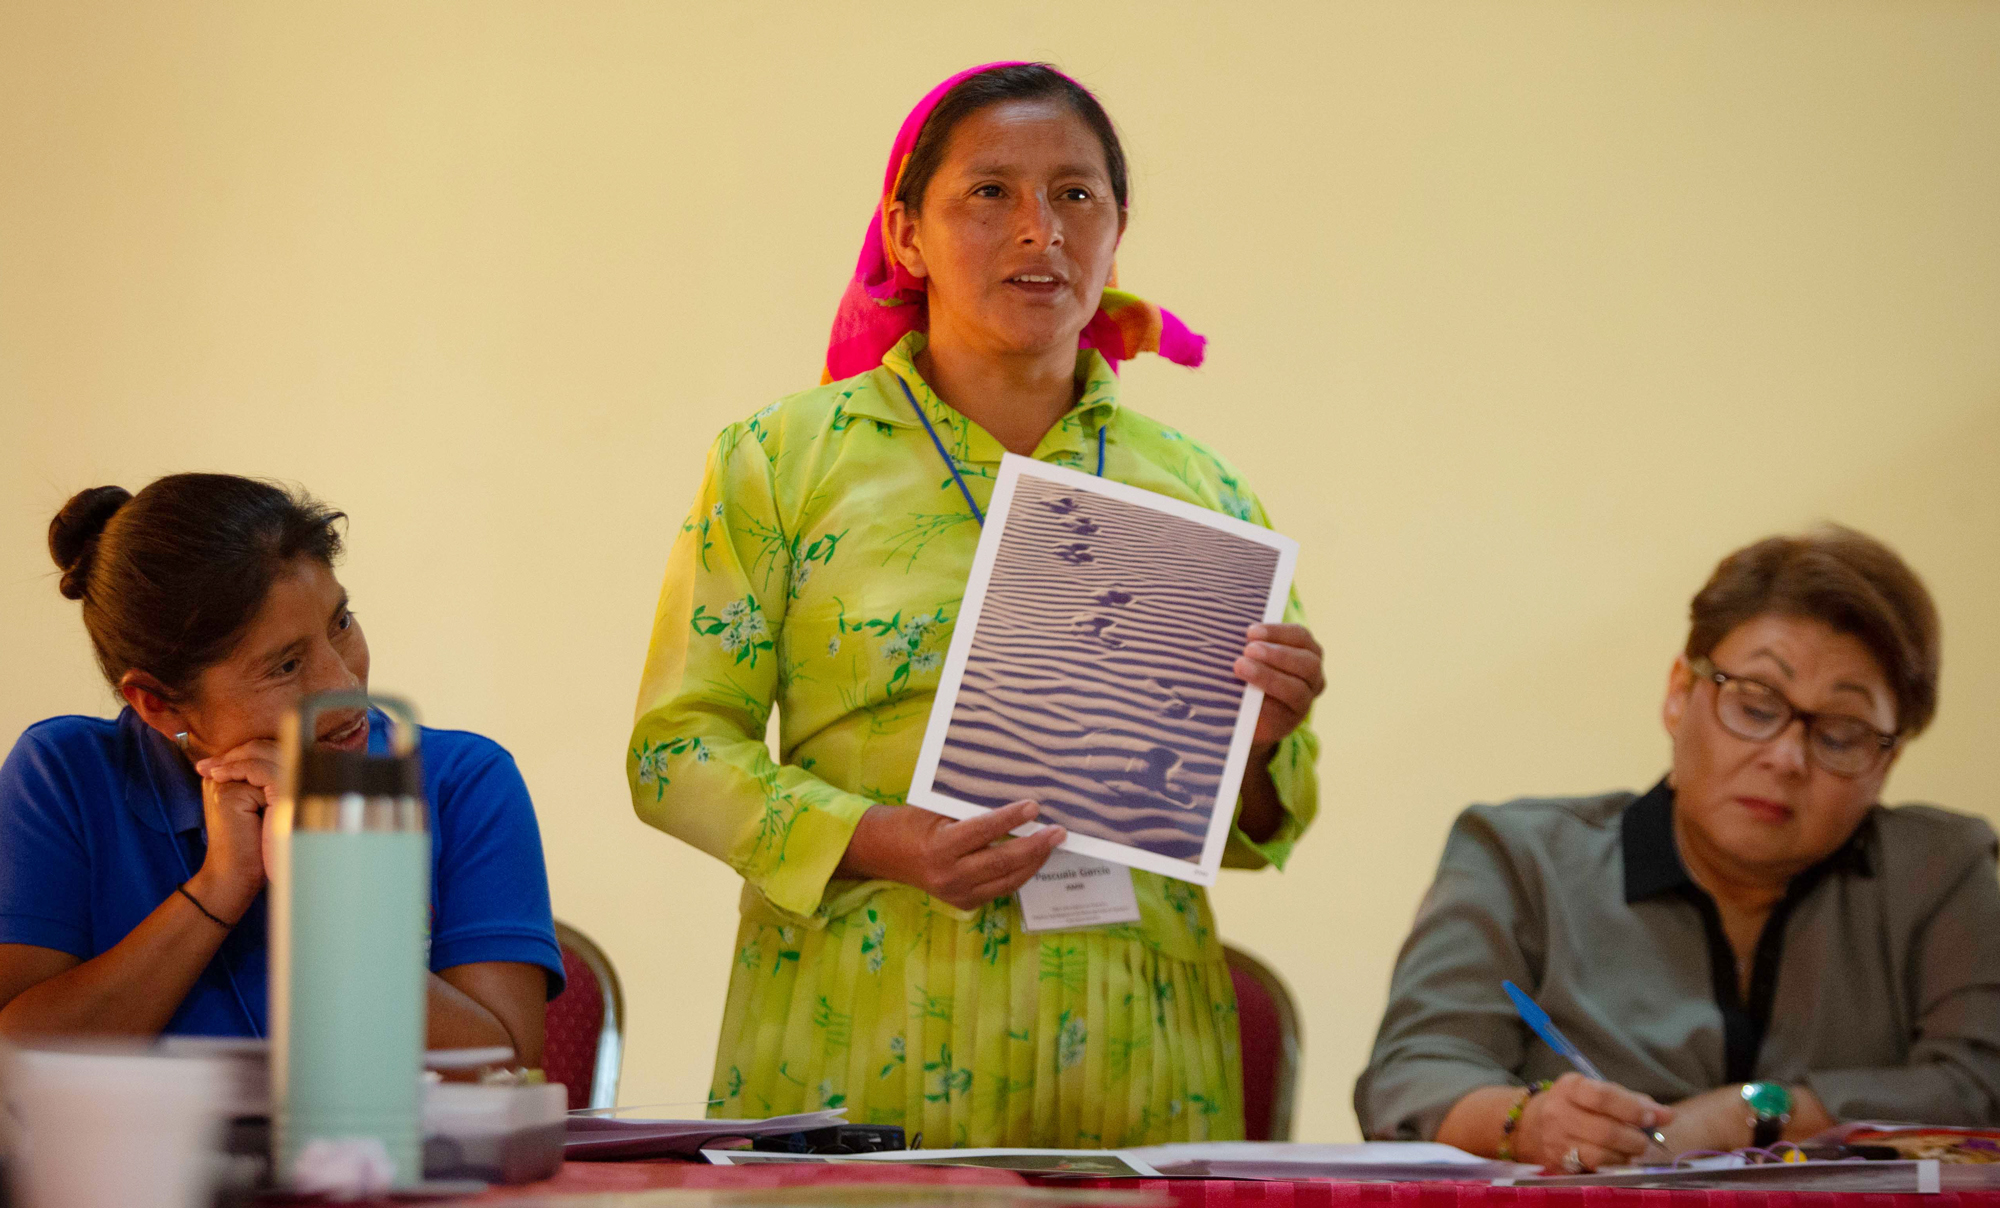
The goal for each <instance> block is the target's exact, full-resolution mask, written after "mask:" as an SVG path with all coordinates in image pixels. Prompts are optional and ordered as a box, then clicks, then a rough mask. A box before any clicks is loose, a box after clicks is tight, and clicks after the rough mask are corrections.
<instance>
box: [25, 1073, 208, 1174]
mask: <svg viewBox="0 0 2000 1208" xmlns="http://www.w3.org/2000/svg"><path fill="white" fill-rule="evenodd" d="M7 1057H8V1058H9V1059H8V1061H7V1069H6V1071H5V1077H4V1080H0V1091H4V1095H5V1098H6V1101H7V1106H8V1107H9V1108H11V1110H12V1113H13V1116H14V1118H15V1122H16V1124H17V1129H18V1131H17V1132H16V1133H15V1137H14V1160H13V1163H12V1180H13V1185H14V1195H15V1197H16V1199H17V1201H18V1202H19V1203H20V1205H21V1208H205V1206H206V1205H207V1204H208V1203H209V1200H210V1197H211V1196H212V1195H213V1192H214V1182H215V1167H216V1158H215V1150H216V1142H217V1139H218V1131H219V1129H220V1127H221V1122H222V1103H223V1095H224V1091H225V1087H226V1083H227V1077H226V1072H225V1071H224V1070H223V1069H222V1068H221V1066H220V1065H219V1064H218V1063H217V1062H214V1061H211V1060H208V1059H204V1058H196V1057H167V1056H161V1055H159V1054H156V1053H146V1052H134V1051H124V1052H120V1051H105V1050H90V1049H15V1050H13V1051H12V1052H11V1053H10V1054H7Z"/></svg>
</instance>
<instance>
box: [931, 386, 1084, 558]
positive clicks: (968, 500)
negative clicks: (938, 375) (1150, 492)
mask: <svg viewBox="0 0 2000 1208" xmlns="http://www.w3.org/2000/svg"><path fill="white" fill-rule="evenodd" d="M896 384H897V385H898V386H901V387H902V388H903V397H904V398H906V399H909V400H910V410H912V411H915V412H916V413H917V420H918V422H920V423H922V424H923V426H924V431H925V432H928V433H930V438H931V444H933V445H935V446H936V447H937V451H938V456H939V457H941V458H943V459H944V468H945V469H947V470H950V471H951V480H952V481H953V482H955V483H957V484H958V493H959V494H961V495H963V496H965V506H966V507H968V508H971V509H972V518H973V519H974V520H977V521H978V522H979V525H980V527H981V528H984V527H986V513H985V512H982V511H980V510H979V505H978V504H976V503H974V502H973V501H972V488H971V487H968V486H966V485H965V476H964V475H963V474H960V473H959V472H958V459H956V458H954V457H953V456H952V455H951V454H950V453H948V452H946V451H945V447H944V442H943V441H942V440H939V439H938V434H937V429H936V428H934V427H932V426H931V417H930V416H928V415H925V414H924V409H923V408H922V407H920V406H918V405H917V396H916V395H914V394H912V393H910V384H909V383H908V382H906V381H904V380H903V379H902V377H901V376H900V375H898V376H897V378H896ZM1104 432H1105V430H1104V428H1103V427H1099V428H1098V429H1097V476H1098V477H1099V478H1102V477H1104Z"/></svg>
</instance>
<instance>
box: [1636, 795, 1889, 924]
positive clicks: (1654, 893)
mask: <svg viewBox="0 0 2000 1208" xmlns="http://www.w3.org/2000/svg"><path fill="white" fill-rule="evenodd" d="M1871 825H1873V820H1872V819H1864V820H1863V821H1862V823H1861V825H1860V826H1857V827H1855V828H1854V833H1853V834H1852V835H1849V836H1848V838H1847V842H1846V843H1843V844H1841V846H1840V848H1839V849H1838V850H1837V851H1835V852H1834V853H1833V854H1832V855H1830V856H1828V857H1827V858H1826V859H1824V860H1821V861H1820V862H1819V863H1817V864H1815V865H1813V866H1812V867H1811V868H1808V869H1807V870H1806V871H1804V872H1802V873H1800V874H1799V875H1798V876H1796V877H1794V878H1792V885H1791V889H1790V891H1788V892H1789V894H1790V895H1793V896H1795V895H1796V894H1797V893H1800V892H1803V891H1804V890H1806V889H1808V888H1810V887H1811V886H1813V885H1815V884H1817V883H1818V882H1819V880H1820V878H1822V877H1824V876H1825V875H1826V874H1827V873H1829V872H1836V871H1837V872H1851V873H1855V874H1857V875H1859V876H1864V877H1872V876H1874V875H1875V869H1874V865H1873V864H1872V863H1871V862H1870V861H1869V859H1868V847H1867V843H1866V836H1867V832H1868V829H1869V827H1870V826H1871ZM1619 842H1620V846H1621V847H1622V848H1623V850H1624V855H1625V901H1626V904H1627V905H1630V904H1631V903H1633V902H1643V901H1645V900H1646V899H1648V898H1655V897H1658V896H1660V895H1661V894H1663V893H1669V892H1672V891H1675V890H1685V889H1692V888H1698V887H1697V886H1696V885H1695V883H1694V878H1693V877H1691V876H1689V875H1688V870H1687V866H1686V865H1684V864H1682V863H1681V853H1680V848H1679V847H1678V846H1677V845H1676V844H1675V842H1674V790H1673V788H1672V787H1671V786H1670V785H1668V784H1667V782H1666V779H1665V778H1664V777H1662V778H1661V780H1660V782H1659V783H1658V784H1656V785H1654V786H1653V787H1652V788H1651V789H1649V790H1647V792H1646V795H1645V796H1643V797H1640V798H1638V799H1637V800H1635V801H1633V802H1632V804H1630V805H1628V806H1626V807H1625V812H1624V814H1623V815H1622V816H1621V817H1620V818H1619Z"/></svg>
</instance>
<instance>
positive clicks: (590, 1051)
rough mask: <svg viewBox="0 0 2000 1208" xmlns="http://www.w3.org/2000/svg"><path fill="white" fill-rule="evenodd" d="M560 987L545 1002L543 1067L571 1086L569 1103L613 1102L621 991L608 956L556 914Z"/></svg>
mask: <svg viewBox="0 0 2000 1208" xmlns="http://www.w3.org/2000/svg"><path fill="white" fill-rule="evenodd" d="M556 944H557V945H558V946H559V947H561V949H562V963H563V978H564V981H565V983H566V984H565V985H564V986H563V992H562V993H561V994H558V995H556V996H555V998H554V999H552V1000H551V1001H550V1002H549V1008H548V1023H547V1025H546V1028H545V1030H544V1035H545V1039H544V1041H543V1044H542V1072H543V1073H544V1074H545V1075H546V1076H547V1078H548V1080H549V1081H550V1082H560V1083H562V1084H563V1085H564V1086H566V1087H568V1088H569V1109H570V1110H571V1111H575V1110H577V1109H578V1108H582V1107H616V1106H617V1105H618V1062H619V1058H620V1057H621V1056H622V1047H621V1046H622V1042H623V1040H624V1035H625V992H624V991H623V990H622V989H621V988H620V987H619V985H618V972H617V970H615V969H613V968H612V967H611V958H610V957H608V956H606V955H604V949H602V948H599V947H598V946H597V945H596V944H595V943H593V942H592V941H591V939H590V937H589V936H587V935H585V934H584V933H583V932H581V931H578V930H577V929H576V928H574V927H572V926H570V925H569V924H568V923H565V922H563V921H562V920H561V919H557V920H556Z"/></svg>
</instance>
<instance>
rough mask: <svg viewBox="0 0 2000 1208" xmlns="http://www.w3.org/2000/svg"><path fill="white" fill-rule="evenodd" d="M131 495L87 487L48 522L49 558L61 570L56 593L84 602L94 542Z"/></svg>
mask: <svg viewBox="0 0 2000 1208" xmlns="http://www.w3.org/2000/svg"><path fill="white" fill-rule="evenodd" d="M130 498H132V492H130V491H128V490H126V489H125V488H124V487H90V488H89V489H87V490H82V491H78V492H77V493H76V494H74V495H72V496H70V497H69V502H68V503H65V504H63V506H62V511H60V512H57V513H56V516H55V519H53V520H51V521H49V557H51V558H54V559H55V562H56V565H57V566H60V567H62V572H63V576H62V584H61V585H60V587H59V589H58V590H60V591H61V592H62V594H63V595H65V596H67V597H68V598H70V599H72V600H81V599H83V589H84V587H85V586H86V585H87V584H88V583H89V582H90V563H91V559H92V557H93V556H95V555H96V553H97V539H98V537H100V536H102V535H103V533H104V526H105V525H106V524H109V523H110V522H111V517H112V516H113V515H115V514H117V511H118V509H119V508H122V507H124V506H125V501H126V500H128V499H130Z"/></svg>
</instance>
